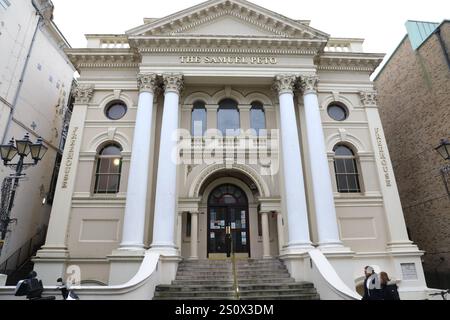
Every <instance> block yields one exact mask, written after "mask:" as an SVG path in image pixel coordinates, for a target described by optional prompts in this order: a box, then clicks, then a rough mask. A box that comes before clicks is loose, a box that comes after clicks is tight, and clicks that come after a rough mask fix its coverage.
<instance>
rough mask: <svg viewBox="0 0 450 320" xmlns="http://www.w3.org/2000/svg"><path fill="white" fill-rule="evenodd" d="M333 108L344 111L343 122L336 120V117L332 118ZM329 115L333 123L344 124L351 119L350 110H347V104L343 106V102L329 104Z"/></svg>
mask: <svg viewBox="0 0 450 320" xmlns="http://www.w3.org/2000/svg"><path fill="white" fill-rule="evenodd" d="M331 107H339V108H341V109H342V110H344V113H345V118H344V119H342V120H338V119H335V118H334V117H332V116H331V115H330V108H331ZM327 115H328V117H329V118H330V119H332V120H333V121H337V122H343V121H346V120H348V118H349V117H350V111H349V109H348V108H347V106H346V105H345V104H343V103H342V102H338V101H333V102H331V103H330V104H328V107H327Z"/></svg>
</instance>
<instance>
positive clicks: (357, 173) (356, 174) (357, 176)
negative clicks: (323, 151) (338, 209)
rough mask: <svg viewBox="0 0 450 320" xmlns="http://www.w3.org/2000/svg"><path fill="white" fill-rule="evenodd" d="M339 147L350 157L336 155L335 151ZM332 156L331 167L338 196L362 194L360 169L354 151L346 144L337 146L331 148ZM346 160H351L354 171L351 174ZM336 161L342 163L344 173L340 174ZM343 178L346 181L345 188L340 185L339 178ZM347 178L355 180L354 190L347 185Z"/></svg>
mask: <svg viewBox="0 0 450 320" xmlns="http://www.w3.org/2000/svg"><path fill="white" fill-rule="evenodd" d="M340 147H344V148H346V149H347V150H349V151H350V152H351V154H352V155H351V156H350V155H348V156H342V155H338V156H337V155H336V150H337V149H338V148H340ZM333 152H334V156H333V167H334V175H335V179H336V190H337V192H338V193H340V194H357V193H362V192H363V185H362V179H361V169H360V167H359V161H358V157H357V153H355V151H354V149H353V148H352V147H350V146H348V145H346V144H337V145H335V146H334V148H333ZM346 160H352V162H353V167H354V169H355V170H354V171H353V172H351V171H350V170H348V169H347V166H346V163H345V161H346ZM337 161H342V162H343V167H344V171H345V172H340V170H339V166H338V163H337ZM342 176H343V177H345V180H346V188H344V187H343V186H341V185H340V180H339V178H340V177H342ZM349 177H352V178H355V182H356V189H350V183H349Z"/></svg>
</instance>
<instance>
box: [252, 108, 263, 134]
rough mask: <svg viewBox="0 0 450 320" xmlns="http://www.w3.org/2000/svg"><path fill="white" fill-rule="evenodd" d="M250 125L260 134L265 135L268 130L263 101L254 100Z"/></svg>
mask: <svg viewBox="0 0 450 320" xmlns="http://www.w3.org/2000/svg"><path fill="white" fill-rule="evenodd" d="M250 126H251V128H252V129H253V130H255V131H256V134H257V135H258V136H260V135H265V132H266V115H265V113H264V107H263V104H262V103H261V102H257V101H255V102H253V103H252V108H251V109H250Z"/></svg>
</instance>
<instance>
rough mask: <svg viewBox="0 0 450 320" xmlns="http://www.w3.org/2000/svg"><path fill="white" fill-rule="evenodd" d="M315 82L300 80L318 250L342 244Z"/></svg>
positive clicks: (314, 78) (306, 77)
mask: <svg viewBox="0 0 450 320" xmlns="http://www.w3.org/2000/svg"><path fill="white" fill-rule="evenodd" d="M318 81H319V79H318V77H317V76H305V77H302V85H303V100H304V108H305V123H306V133H307V141H308V150H309V154H308V156H309V162H310V166H311V175H312V187H313V198H314V206H315V209H316V218H317V228H318V235H319V246H320V247H321V248H326V247H327V248H328V247H342V242H341V240H340V239H339V231H338V225H337V218H336V209H335V205H334V195H333V187H332V184H331V175H330V169H329V166H328V159H327V152H326V146H325V137H324V134H323V128H322V119H321V117H320V110H319V100H318V98H317V83H318Z"/></svg>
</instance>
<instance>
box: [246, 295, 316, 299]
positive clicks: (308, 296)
mask: <svg viewBox="0 0 450 320" xmlns="http://www.w3.org/2000/svg"><path fill="white" fill-rule="evenodd" d="M239 298H240V300H320V296H319V295H318V294H304V295H289V294H286V295H279V296H263V297H261V296H245V297H239Z"/></svg>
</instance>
